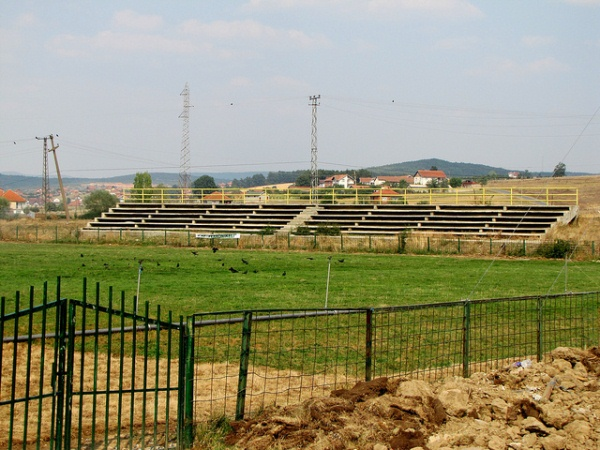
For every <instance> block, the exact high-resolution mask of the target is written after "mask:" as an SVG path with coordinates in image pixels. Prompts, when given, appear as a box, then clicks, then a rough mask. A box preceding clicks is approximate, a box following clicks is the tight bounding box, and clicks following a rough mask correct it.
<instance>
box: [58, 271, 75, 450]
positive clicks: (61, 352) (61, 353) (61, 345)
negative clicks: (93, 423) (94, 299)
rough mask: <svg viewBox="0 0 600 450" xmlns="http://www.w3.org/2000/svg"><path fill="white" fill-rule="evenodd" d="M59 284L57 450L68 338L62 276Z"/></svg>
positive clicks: (61, 430) (60, 437)
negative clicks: (61, 288)
mask: <svg viewBox="0 0 600 450" xmlns="http://www.w3.org/2000/svg"><path fill="white" fill-rule="evenodd" d="M57 283H58V286H57V288H56V300H57V302H58V304H57V306H58V309H57V311H56V319H57V320H56V322H57V324H58V340H57V349H58V355H57V356H58V361H57V363H56V374H55V376H56V378H55V383H56V385H55V386H56V387H55V390H54V395H55V396H56V416H55V417H56V428H55V433H56V435H55V438H56V446H55V448H56V449H57V450H60V449H62V448H63V438H64V436H63V433H64V432H65V429H66V428H65V424H64V418H65V366H66V361H65V359H66V358H65V350H66V345H67V344H66V340H67V329H66V324H67V308H66V306H67V305H66V302H63V301H62V300H61V299H60V278H58V281H57ZM70 432H71V430H67V433H70Z"/></svg>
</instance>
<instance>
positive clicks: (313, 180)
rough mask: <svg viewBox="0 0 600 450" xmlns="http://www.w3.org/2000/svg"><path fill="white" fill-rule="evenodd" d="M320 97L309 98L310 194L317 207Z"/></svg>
mask: <svg viewBox="0 0 600 450" xmlns="http://www.w3.org/2000/svg"><path fill="white" fill-rule="evenodd" d="M320 98H321V96H320V95H313V96H311V97H309V100H310V103H309V106H312V131H311V135H310V137H311V139H310V193H311V197H312V198H313V201H314V203H315V205H316V204H317V203H318V188H319V169H318V167H317V106H319V99H320Z"/></svg>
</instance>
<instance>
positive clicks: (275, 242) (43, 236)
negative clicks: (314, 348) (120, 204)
mask: <svg viewBox="0 0 600 450" xmlns="http://www.w3.org/2000/svg"><path fill="white" fill-rule="evenodd" d="M84 226H85V225H84V224H77V223H73V224H70V225H69V224H67V225H65V224H61V225H55V224H52V223H51V222H50V223H48V224H47V225H39V224H36V225H21V224H15V223H11V222H7V223H4V224H0V239H1V240H6V241H17V242H48V243H57V244H58V243H88V244H111V243H119V244H131V245H169V246H174V247H206V248H210V247H213V246H214V244H215V243H218V245H219V246H220V247H221V248H238V249H269V250H317V251H335V252H348V253H351V252H368V253H407V254H422V255H426V254H433V255H458V254H462V255H478V256H488V255H498V254H503V255H507V256H544V255H543V254H542V255H540V251H541V250H543V248H544V246H551V245H553V244H554V243H555V240H553V239H539V238H531V239H527V238H516V237H513V238H510V237H497V238H468V237H455V236H442V237H440V236H426V235H421V234H411V233H410V232H408V233H403V234H399V235H396V236H394V235H391V236H390V235H388V236H382V235H360V236H356V235H355V236H349V235H339V236H326V235H310V236H302V235H295V234H293V233H278V234H241V235H240V237H239V238H235V239H223V240H219V238H218V237H217V238H203V239H199V238H196V233H195V232H194V231H192V230H167V229H164V230H160V229H157V230H151V231H149V230H131V229H125V228H123V229H116V230H115V229H111V230H102V229H100V228H98V229H96V230H93V231H87V232H85V233H84V232H83V231H82V228H83V227H84ZM569 248H570V250H569V255H570V257H571V258H573V259H581V260H586V259H595V258H597V257H598V242H596V241H593V240H591V241H580V242H571V243H569Z"/></svg>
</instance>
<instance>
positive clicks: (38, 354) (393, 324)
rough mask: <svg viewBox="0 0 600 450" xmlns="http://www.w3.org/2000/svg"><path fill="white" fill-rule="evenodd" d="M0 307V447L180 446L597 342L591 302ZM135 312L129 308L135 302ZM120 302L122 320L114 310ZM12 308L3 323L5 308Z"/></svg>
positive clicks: (595, 307) (596, 298) (597, 303)
mask: <svg viewBox="0 0 600 450" xmlns="http://www.w3.org/2000/svg"><path fill="white" fill-rule="evenodd" d="M83 286H84V288H83V295H82V298H83V299H82V300H68V299H65V298H63V297H61V293H60V279H59V281H58V283H57V292H56V300H49V297H50V294H49V293H48V284H47V283H46V284H45V285H44V290H43V293H42V302H41V303H40V304H36V302H35V293H34V290H33V289H31V290H30V292H29V301H27V302H23V303H22V302H21V298H20V293H18V292H17V293H16V296H15V298H14V300H13V299H11V300H8V299H6V298H5V297H2V298H1V301H0V338H1V339H2V346H0V361H1V363H0V429H2V430H5V432H4V433H2V434H0V447H1V448H8V449H12V448H36V449H40V448H51V449H62V448H67V449H68V448H83V447H89V448H144V447H147V446H148V447H153V448H156V447H157V446H161V447H165V448H167V447H176V448H188V447H190V446H191V445H192V444H193V438H194V436H193V434H194V426H195V424H198V423H199V422H205V421H207V420H209V419H211V418H214V417H215V416H226V417H229V418H234V417H235V418H237V419H241V418H243V417H244V416H247V415H252V414H255V413H257V412H259V411H260V410H261V409H262V408H264V407H265V406H267V405H270V404H277V405H285V404H294V403H298V402H300V401H302V400H304V399H306V398H309V397H313V396H318V395H328V393H329V391H330V390H332V389H336V388H340V387H350V386H352V385H353V384H354V383H356V382H357V381H365V380H371V379H374V378H376V377H391V378H393V377H400V376H409V377H413V378H420V379H428V380H433V379H438V378H444V377H448V376H465V377H466V376H469V375H470V374H471V373H473V372H475V371H477V372H481V371H488V370H493V369H498V368H503V367H506V366H509V365H510V364H512V363H513V362H515V360H518V359H522V358H531V359H536V360H538V361H539V360H541V359H542V358H543V355H544V354H545V353H546V352H548V351H550V350H552V349H554V348H555V347H558V346H570V347H581V348H585V347H588V346H597V345H599V344H600V292H587V293H567V294H561V295H546V296H530V297H517V298H502V299H488V300H463V301H457V302H446V303H432V304H427V305H412V306H400V307H386V308H357V309H344V310H334V309H311V310H294V309H282V310H252V311H250V310H249V311H232V312H215V313H202V314H195V315H192V316H190V317H188V318H187V320H184V319H183V318H182V317H179V319H178V320H174V319H173V317H172V314H171V313H168V314H167V315H166V316H165V315H164V314H162V313H161V310H160V308H157V311H156V318H150V317H149V311H148V305H147V304H145V305H144V307H143V310H144V311H143V313H141V314H135V313H127V312H125V301H124V298H125V295H124V293H121V295H120V296H119V299H113V297H114V295H113V291H112V288H109V290H108V294H107V295H106V294H105V297H106V298H103V300H102V301H101V297H102V295H101V290H100V285H99V284H96V286H95V292H94V294H93V295H94V301H93V302H87V301H86V297H87V296H88V294H87V283H86V282H85V280H84V284H83ZM134 300H135V298H134ZM114 303H118V304H119V305H120V308H119V309H117V308H115V307H114V305H113V304H114ZM9 307H11V308H10V309H11V311H8V308H9Z"/></svg>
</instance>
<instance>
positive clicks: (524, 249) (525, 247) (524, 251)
mask: <svg viewBox="0 0 600 450" xmlns="http://www.w3.org/2000/svg"><path fill="white" fill-rule="evenodd" d="M523 256H527V240H525V239H523Z"/></svg>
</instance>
